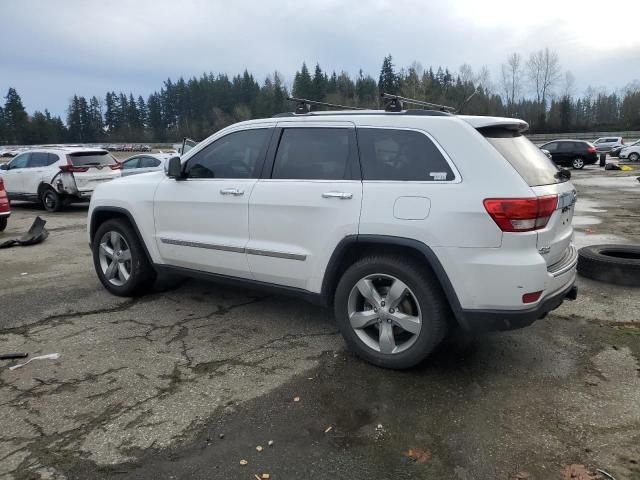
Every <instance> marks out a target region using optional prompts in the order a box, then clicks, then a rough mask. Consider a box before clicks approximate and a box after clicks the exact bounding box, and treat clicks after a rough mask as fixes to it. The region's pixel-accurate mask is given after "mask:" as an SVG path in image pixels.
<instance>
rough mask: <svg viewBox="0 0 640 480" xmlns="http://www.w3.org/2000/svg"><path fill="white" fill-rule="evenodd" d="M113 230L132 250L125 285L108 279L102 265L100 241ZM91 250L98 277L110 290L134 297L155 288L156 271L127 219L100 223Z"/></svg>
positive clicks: (116, 293) (119, 294) (117, 293)
mask: <svg viewBox="0 0 640 480" xmlns="http://www.w3.org/2000/svg"><path fill="white" fill-rule="evenodd" d="M112 231H114V232H117V233H119V234H120V235H121V236H122V237H123V238H124V239H125V241H126V243H127V244H128V247H129V250H130V252H131V261H130V264H129V266H130V269H131V272H130V276H129V279H128V280H127V281H126V282H125V283H124V284H123V285H114V284H113V283H111V282H110V281H109V280H107V278H106V277H105V274H104V272H103V271H102V267H101V265H100V258H99V250H100V241H101V239H102V238H103V236H104V235H105V234H106V233H108V232H112ZM91 250H92V252H93V266H94V268H95V270H96V273H97V274H98V278H99V279H100V282H102V285H104V288H106V289H107V290H108V291H109V292H111V293H113V294H114V295H118V296H120V297H133V296H138V295H141V294H143V293H146V292H147V291H149V290H151V289H152V288H153V285H154V282H155V279H156V272H155V270H154V269H153V266H152V265H151V263H150V262H149V259H148V258H147V255H146V253H145V251H144V247H143V246H142V243H141V242H140V239H139V238H138V235H137V234H136V233H135V231H134V230H133V228H132V227H131V225H130V224H129V222H128V221H127V220H123V219H119V218H117V219H112V220H107V221H106V222H104V223H103V224H102V225H100V226H99V227H98V229H97V230H96V233H95V235H94V237H93V241H92V245H91Z"/></svg>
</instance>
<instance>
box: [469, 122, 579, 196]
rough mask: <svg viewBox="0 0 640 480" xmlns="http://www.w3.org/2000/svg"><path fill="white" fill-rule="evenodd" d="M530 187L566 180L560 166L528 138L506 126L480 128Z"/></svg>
mask: <svg viewBox="0 0 640 480" xmlns="http://www.w3.org/2000/svg"><path fill="white" fill-rule="evenodd" d="M478 131H479V132H480V133H482V134H483V135H484V136H485V138H486V139H487V140H488V141H489V143H490V144H491V145H493V146H494V148H495V149H496V150H498V152H500V153H501V154H502V156H503V157H504V158H505V159H506V160H507V161H508V162H509V163H510V164H511V166H512V167H513V168H515V169H516V171H517V172H518V173H519V174H520V176H521V177H522V178H523V179H524V180H525V181H526V182H527V183H528V184H529V186H530V187H536V186H539V185H551V184H554V183H562V182H566V181H567V179H566V178H560V175H558V172H559V170H558V167H556V165H555V164H554V163H553V162H552V161H551V160H549V159H548V158H547V156H546V155H545V154H544V153H542V151H541V150H540V149H539V148H538V147H536V146H535V145H534V144H533V143H531V141H529V139H528V138H526V137H525V136H524V135H521V134H520V133H518V132H514V131H511V130H507V129H504V128H480V129H478Z"/></svg>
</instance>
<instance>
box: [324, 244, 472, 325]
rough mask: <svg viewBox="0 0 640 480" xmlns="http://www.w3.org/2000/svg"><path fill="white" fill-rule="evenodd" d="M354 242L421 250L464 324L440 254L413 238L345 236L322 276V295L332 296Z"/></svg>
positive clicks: (461, 322) (457, 318) (454, 310)
mask: <svg viewBox="0 0 640 480" xmlns="http://www.w3.org/2000/svg"><path fill="white" fill-rule="evenodd" d="M353 244H361V245H366V244H384V245H394V246H398V247H404V248H410V249H412V250H414V251H417V252H419V253H420V254H421V255H422V256H423V257H424V261H425V263H426V264H427V265H428V266H429V267H430V268H431V270H433V273H434V274H435V275H436V278H437V279H438V281H439V282H440V286H441V287H442V290H443V291H444V294H445V296H446V298H447V301H448V302H449V306H450V307H451V310H452V311H453V314H454V316H455V318H456V320H457V321H458V323H460V324H464V313H463V311H462V307H461V305H460V300H459V298H458V294H457V293H456V291H455V289H454V288H453V285H452V283H451V280H450V279H449V275H448V274H447V272H446V271H445V269H444V267H443V266H442V263H440V260H439V259H438V256H437V255H436V254H435V253H434V252H433V250H432V249H431V248H430V247H429V246H428V245H426V244H425V243H423V242H420V241H418V240H415V239H412V238H404V237H394V236H392V235H370V234H364V235H362V234H357V235H349V236H347V237H345V238H343V239H342V240H341V241H340V243H338V245H337V246H336V248H335V250H334V251H333V253H332V254H331V258H330V259H329V263H328V264H327V268H326V269H325V273H324V276H323V278H322V297H323V298H325V299H328V298H329V297H330V291H329V290H330V288H331V286H332V280H333V278H334V277H335V274H336V272H337V271H338V269H339V267H340V262H341V260H342V259H343V257H344V254H345V253H346V251H347V249H348V248H349V247H350V246H352V245H353Z"/></svg>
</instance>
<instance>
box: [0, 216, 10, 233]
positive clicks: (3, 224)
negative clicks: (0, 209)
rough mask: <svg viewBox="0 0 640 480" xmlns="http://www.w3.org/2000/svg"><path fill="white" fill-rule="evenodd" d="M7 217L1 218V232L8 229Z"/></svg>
mask: <svg viewBox="0 0 640 480" xmlns="http://www.w3.org/2000/svg"><path fill="white" fill-rule="evenodd" d="M7 221H8V218H7V217H0V232H4V229H5V228H7Z"/></svg>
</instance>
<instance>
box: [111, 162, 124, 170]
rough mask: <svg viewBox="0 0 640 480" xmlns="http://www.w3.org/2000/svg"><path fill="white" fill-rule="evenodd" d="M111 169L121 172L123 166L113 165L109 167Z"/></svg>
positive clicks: (119, 164)
mask: <svg viewBox="0 0 640 480" xmlns="http://www.w3.org/2000/svg"><path fill="white" fill-rule="evenodd" d="M109 166H110V167H111V170H120V169H121V168H122V164H121V163H118V162H116V163H114V164H113V165H109Z"/></svg>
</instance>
